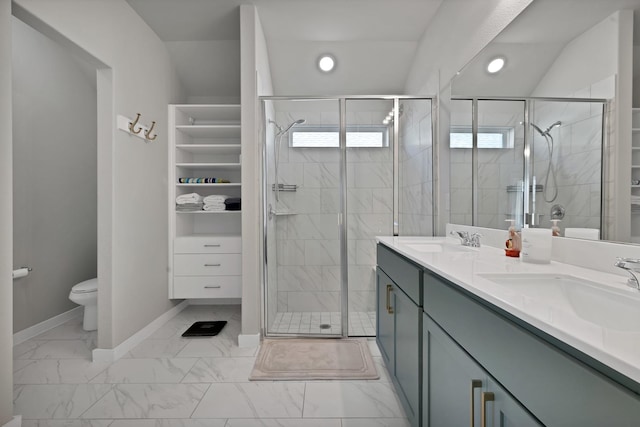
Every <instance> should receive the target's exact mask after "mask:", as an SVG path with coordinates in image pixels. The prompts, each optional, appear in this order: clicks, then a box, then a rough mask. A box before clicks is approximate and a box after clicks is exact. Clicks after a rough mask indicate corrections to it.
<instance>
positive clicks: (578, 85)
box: [531, 13, 618, 97]
mask: <svg viewBox="0 0 640 427" xmlns="http://www.w3.org/2000/svg"><path fill="white" fill-rule="evenodd" d="M617 46H618V14H617V13H615V14H613V15H611V16H609V17H607V18H606V19H605V20H604V21H602V22H600V23H599V24H597V25H595V26H593V27H591V28H590V29H589V30H587V31H585V32H584V33H582V34H581V35H579V36H578V37H576V38H575V39H573V40H572V41H571V42H569V43H567V45H566V46H565V47H564V49H562V51H561V52H560V53H559V54H558V56H557V58H556V60H555V61H554V62H553V64H551V66H550V67H549V69H548V71H547V73H546V74H545V75H544V76H543V77H542V79H540V82H539V83H538V85H537V86H536V88H535V89H534V90H533V91H532V93H531V96H534V97H560V96H574V94H575V92H577V91H578V90H580V89H583V88H585V87H589V86H590V85H591V84H593V83H595V82H598V81H600V80H604V79H605V78H607V77H609V76H612V75H615V74H616V73H617V72H618V62H617V58H618V52H617Z"/></svg>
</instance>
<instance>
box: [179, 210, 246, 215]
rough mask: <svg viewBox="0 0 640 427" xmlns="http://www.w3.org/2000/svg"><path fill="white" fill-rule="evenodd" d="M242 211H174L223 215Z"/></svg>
mask: <svg viewBox="0 0 640 427" xmlns="http://www.w3.org/2000/svg"><path fill="white" fill-rule="evenodd" d="M241 212H242V211H176V214H178V215H193V214H196V215H224V214H236V213H241Z"/></svg>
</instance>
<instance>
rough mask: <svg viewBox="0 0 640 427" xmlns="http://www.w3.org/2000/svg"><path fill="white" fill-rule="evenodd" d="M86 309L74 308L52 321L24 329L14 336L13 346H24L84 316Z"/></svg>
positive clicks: (48, 320)
mask: <svg viewBox="0 0 640 427" xmlns="http://www.w3.org/2000/svg"><path fill="white" fill-rule="evenodd" d="M83 309H84V307H83V306H81V305H79V306H78V307H76V308H72V309H71V310H69V311H65V312H64V313H62V314H58V315H57V316H54V317H52V318H51V319H47V320H45V321H43V322H40V323H38V324H36V325H33V326H30V327H28V328H26V329H23V330H21V331H19V332H16V333H15V334H13V345H14V346H15V345H18V344H22V343H23V342H25V341H27V340H29V339H31V338H33V337H35V336H38V335H40V334H41V333H43V332H47V331H48V330H49V329H53V328H55V327H56V326H60V325H62V324H63V323H65V322H67V321H69V320H71V319H75V318H76V317H80V316H82V313H83Z"/></svg>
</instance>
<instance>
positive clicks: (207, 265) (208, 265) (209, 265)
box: [204, 264, 221, 267]
mask: <svg viewBox="0 0 640 427" xmlns="http://www.w3.org/2000/svg"><path fill="white" fill-rule="evenodd" d="M220 265H221V264H205V265H204V266H205V267H220Z"/></svg>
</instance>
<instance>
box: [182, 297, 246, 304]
mask: <svg viewBox="0 0 640 427" xmlns="http://www.w3.org/2000/svg"><path fill="white" fill-rule="evenodd" d="M188 301H189V305H240V304H242V298H198V299H190V300H188Z"/></svg>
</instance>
